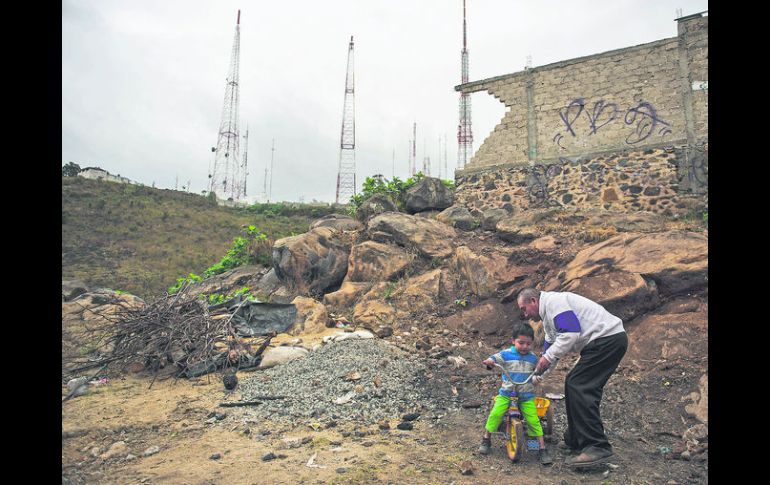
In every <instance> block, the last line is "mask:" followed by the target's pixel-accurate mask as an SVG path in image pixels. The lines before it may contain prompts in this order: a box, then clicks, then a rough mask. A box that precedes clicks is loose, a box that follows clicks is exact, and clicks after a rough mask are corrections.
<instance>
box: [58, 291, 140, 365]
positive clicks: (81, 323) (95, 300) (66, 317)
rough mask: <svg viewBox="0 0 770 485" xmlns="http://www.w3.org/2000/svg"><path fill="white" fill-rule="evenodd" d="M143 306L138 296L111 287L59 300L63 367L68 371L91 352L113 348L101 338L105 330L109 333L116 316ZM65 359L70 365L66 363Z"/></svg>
mask: <svg viewBox="0 0 770 485" xmlns="http://www.w3.org/2000/svg"><path fill="white" fill-rule="evenodd" d="M145 306H146V304H145V302H144V300H142V299H141V298H139V297H138V296H134V295H131V294H128V293H122V292H121V293H118V292H116V291H112V290H94V291H91V292H88V293H84V294H82V295H80V296H78V297H76V298H75V299H73V300H72V301H66V302H62V305H61V333H62V366H63V367H67V370H69V367H70V365H77V364H76V362H79V361H80V360H82V359H84V358H86V356H87V354H89V353H90V352H93V351H97V352H100V353H109V352H110V351H112V349H113V345H112V344H111V343H105V341H104V339H103V336H104V335H105V332H109V330H110V329H111V327H112V326H113V325H114V322H115V319H116V318H117V317H118V315H121V314H125V313H126V312H127V311H133V310H141V309H142V308H144V307H145ZM65 360H67V361H69V362H72V364H69V363H68V364H67V365H66V366H65V365H64V361H65Z"/></svg>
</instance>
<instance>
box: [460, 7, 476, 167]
mask: <svg viewBox="0 0 770 485" xmlns="http://www.w3.org/2000/svg"><path fill="white" fill-rule="evenodd" d="M467 47H468V45H467V35H466V27H465V0H463V50H462V52H461V54H460V63H461V69H462V74H461V76H462V77H461V82H462V84H465V83H467V82H468V48H467ZM471 156H473V132H472V131H471V95H470V94H468V93H460V123H459V124H458V125H457V168H460V169H462V168H463V167H465V165H466V164H467V163H468V162H470V159H471Z"/></svg>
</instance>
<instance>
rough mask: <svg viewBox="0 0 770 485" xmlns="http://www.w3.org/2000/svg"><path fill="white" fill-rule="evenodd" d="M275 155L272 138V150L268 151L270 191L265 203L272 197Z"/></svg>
mask: <svg viewBox="0 0 770 485" xmlns="http://www.w3.org/2000/svg"><path fill="white" fill-rule="evenodd" d="M274 154H275V138H273V148H271V149H270V189H269V191H268V192H267V201H268V202H270V199H271V198H272V197H273V155H274ZM265 176H267V169H265Z"/></svg>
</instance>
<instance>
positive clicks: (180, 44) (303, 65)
mask: <svg viewBox="0 0 770 485" xmlns="http://www.w3.org/2000/svg"><path fill="white" fill-rule="evenodd" d="M238 9H240V10H241V29H240V30H241V58H240V127H241V131H242V134H245V130H246V126H247V125H248V128H249V140H248V164H249V173H250V175H249V176H248V180H247V195H248V196H255V195H259V194H260V193H261V192H262V190H263V187H264V185H265V184H264V175H265V167H266V165H267V164H269V161H270V154H271V150H270V148H271V141H272V139H273V138H274V139H275V147H276V150H275V154H274V167H275V169H274V174H273V182H272V200H274V201H275V200H279V201H280V200H287V201H300V200H303V201H305V202H310V201H311V200H313V199H316V200H319V201H325V202H333V201H334V198H335V190H336V179H337V170H338V164H339V153H340V127H341V123H342V107H343V99H344V91H345V70H346V62H347V53H348V42H349V40H350V36H351V35H352V36H354V41H355V49H354V57H355V116H356V150H355V156H356V173H357V180H358V184H357V190H360V187H361V184H362V182H363V180H364V178H365V177H366V176H370V175H373V174H376V173H381V174H383V175H385V176H386V177H387V178H391V177H392V175H393V174H395V175H396V176H398V177H400V178H402V179H404V178H406V177H407V176H408V173H407V172H408V150H409V140H410V139H411V137H412V124H413V123H414V122H417V161H418V166H419V167H421V166H422V162H423V158H424V157H425V156H428V157H430V162H431V166H432V169H431V172H432V174H433V175H434V176H436V175H438V174H439V170H440V171H441V176H442V178H447V177H446V171H445V169H444V151H445V149H444V137H446V140H447V144H446V155H447V162H446V165H447V167H448V169H449V172H450V174H451V173H452V171H453V170H454V168H455V167H456V163H457V141H456V140H457V138H456V136H457V132H456V131H457V123H458V98H459V94H458V93H457V92H455V91H454V86H456V85H458V84H460V51H461V49H462V0H411V1H407V0H365V1H364V0H357V1H356V0H325V1H319V0H283V1H280V2H275V1H272V2H267V1H254V0H252V1H246V0H238V1H235V0H219V1H213V0H212V1H202V0H179V1H171V0H162V1H158V0H63V2H62V165H64V164H65V163H66V162H69V161H73V162H75V163H77V164H79V165H80V166H81V167H82V168H85V167H88V166H99V167H101V168H103V169H105V170H107V171H109V172H110V173H112V174H120V175H122V176H124V177H128V178H130V179H132V180H134V181H137V182H140V183H143V184H146V185H151V184H152V183H155V186H156V187H159V188H175V186H178V187H179V189H180V190H181V187H182V186H187V185H188V181H189V188H190V189H191V191H192V192H196V193H201V191H202V190H205V189H207V182H208V178H207V175H208V170H209V165H210V164H211V162H212V160H213V154H212V153H211V147H212V146H215V145H216V143H217V137H218V130H219V124H220V117H221V114H222V104H223V100H224V94H225V78H226V77H227V74H228V69H229V65H230V55H231V50H232V44H233V38H234V33H235V24H236V17H237V11H238ZM466 9H467V11H466V14H467V29H468V51H469V59H470V63H469V64H470V80H471V81H475V80H480V79H484V78H488V77H493V76H498V75H502V74H509V73H513V72H518V71H521V70H523V69H524V67H525V65H526V63H527V56H531V59H532V61H531V62H532V66H533V67H537V66H542V65H544V64H549V63H552V62H557V61H561V60H566V59H572V58H575V57H580V56H585V55H591V54H598V53H601V52H605V51H608V50H613V49H619V48H624V47H629V46H633V45H638V44H643V43H647V42H652V41H655V40H659V39H664V38H670V37H676V34H677V31H676V22H675V21H674V19H675V18H676V17H677V9H681V11H682V14H683V15H690V14H693V13H697V12H701V11H704V10H708V2H707V1H706V0H646V1H644V2H639V1H631V0H560V1H546V0H542V1H536V0H467V2H466ZM471 104H472V110H473V117H472V120H473V135H474V139H475V141H474V145H473V149H474V151H475V150H477V149H478V147H479V146H480V145H481V143H482V141H483V140H484V139H485V138H486V137H487V135H488V134H489V133H490V131H491V130H492V129H493V128H494V126H495V125H496V124H497V123H498V122H499V121H500V119H501V118H502V116H503V114H504V112H505V108H504V106H503V104H502V103H500V102H499V101H498V100H496V99H495V98H493V97H492V96H490V95H489V94H487V93H486V92H479V93H474V94H473V95H471ZM439 140H441V141H440V142H439ZM440 144H441V145H440ZM242 146H243V145H242ZM394 151H395V168H394V167H393V152H394ZM449 178H451V176H450V177H449Z"/></svg>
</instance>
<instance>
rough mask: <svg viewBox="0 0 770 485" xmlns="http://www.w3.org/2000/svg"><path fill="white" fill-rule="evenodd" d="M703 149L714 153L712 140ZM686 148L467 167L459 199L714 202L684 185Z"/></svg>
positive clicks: (610, 206)
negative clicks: (684, 190) (710, 147)
mask: <svg viewBox="0 0 770 485" xmlns="http://www.w3.org/2000/svg"><path fill="white" fill-rule="evenodd" d="M698 150H699V152H700V153H701V155H702V156H703V157H705V158H707V157H708V145H704V146H702V147H699V148H698ZM685 152H686V150H685V149H680V148H655V149H646V150H636V151H626V152H616V153H612V154H607V155H601V156H597V157H594V158H590V159H586V160H579V159H574V160H570V159H563V160H562V161H560V162H556V163H551V164H536V165H533V166H530V165H524V166H522V165H519V166H512V167H507V168H499V169H494V170H483V171H477V172H475V173H465V174H463V175H459V176H458V178H457V201H456V203H458V204H462V205H464V206H466V207H468V208H469V209H470V210H473V209H478V210H481V211H483V210H486V209H494V208H504V209H507V210H508V211H509V212H517V211H521V210H526V209H531V208H541V207H557V206H562V207H575V208H577V207H580V208H597V209H607V210H613V211H627V212H635V211H640V210H641V211H649V212H655V213H659V214H663V215H674V214H684V213H688V212H690V211H692V210H696V209H699V208H703V207H707V206H708V198H707V197H708V195H707V194H705V195H699V194H689V193H686V194H685V193H682V191H681V190H680V189H679V187H680V185H682V184H683V183H684V182H683V179H684V178H686V177H688V175H689V172H687V171H682V170H681V168H680V167H681V166H682V165H683V162H682V159H683V158H684V157H685Z"/></svg>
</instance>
